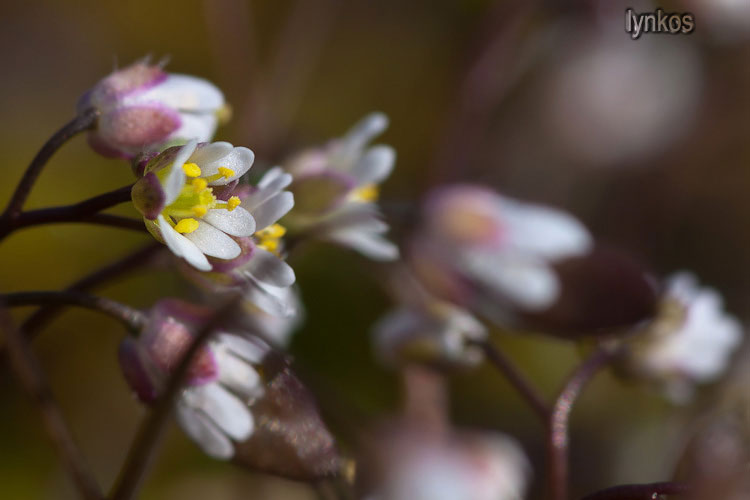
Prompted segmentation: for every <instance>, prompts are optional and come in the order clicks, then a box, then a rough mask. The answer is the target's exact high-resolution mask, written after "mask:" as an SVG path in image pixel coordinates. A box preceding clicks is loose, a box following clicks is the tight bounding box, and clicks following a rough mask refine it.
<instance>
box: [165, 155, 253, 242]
mask: <svg viewBox="0 0 750 500" xmlns="http://www.w3.org/2000/svg"><path fill="white" fill-rule="evenodd" d="M182 170H183V171H184V172H185V175H186V176H187V177H188V178H189V179H188V181H187V182H185V185H184V186H182V190H181V191H180V194H179V195H178V196H177V198H176V199H175V200H174V201H173V202H172V203H171V204H170V205H168V206H166V207H164V210H163V211H162V215H163V216H164V218H165V219H166V220H167V221H168V222H169V223H170V224H171V225H172V227H174V228H175V230H176V231H177V232H178V233H183V234H184V233H192V232H193V231H195V230H196V229H198V227H199V226H200V222H199V221H198V220H197V219H195V217H197V218H200V217H203V216H204V215H206V214H207V213H208V211H209V210H215V209H224V210H228V211H229V212H231V211H232V210H234V209H235V208H237V207H238V206H239V204H240V199H239V198H238V197H237V196H232V197H231V198H229V199H228V200H227V201H221V200H218V199H217V198H216V196H215V195H214V191H213V189H212V188H211V187H209V186H208V183H209V182H214V181H217V180H219V179H221V178H227V179H228V178H230V177H232V176H234V170H232V169H231V168H226V167H219V169H218V170H219V171H218V173H216V174H214V175H209V176H206V177H201V174H202V172H201V168H200V167H199V166H198V165H197V164H195V163H185V164H184V165H183V166H182Z"/></svg>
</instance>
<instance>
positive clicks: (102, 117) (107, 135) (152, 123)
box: [78, 61, 226, 158]
mask: <svg viewBox="0 0 750 500" xmlns="http://www.w3.org/2000/svg"><path fill="white" fill-rule="evenodd" d="M89 107H93V108H96V109H97V110H98V111H99V118H98V121H97V126H96V128H95V129H94V130H92V131H91V132H90V134H89V142H90V144H91V146H92V147H93V148H94V149H95V150H96V151H97V152H99V153H101V154H103V155H105V156H110V157H122V158H132V157H134V156H135V155H137V154H138V153H140V152H142V151H161V150H162V149H164V147H166V146H169V145H170V144H174V143H177V142H185V141H188V140H190V139H196V140H198V141H199V142H203V141H209V140H211V139H212V138H213V135H214V132H215V131H216V126H217V124H218V121H219V117H220V115H221V114H222V112H223V111H224V110H226V106H225V103H224V96H223V95H222V93H221V91H220V90H219V89H218V88H216V86H214V85H213V84H211V83H209V82H207V81H206V80H203V79H201V78H196V77H193V76H188V75H179V74H171V73H169V74H168V73H166V72H165V71H163V69H162V67H161V66H160V65H150V64H148V63H147V62H145V61H141V62H137V63H135V64H132V65H130V66H128V67H126V68H123V69H121V70H118V71H115V72H114V73H112V74H111V75H109V76H108V77H106V78H104V79H103V80H102V81H101V82H99V83H98V84H97V85H96V86H95V87H94V88H92V89H91V90H90V91H89V92H87V93H86V94H85V95H84V96H83V97H82V98H81V100H80V102H79V103H78V108H79V111H82V110H84V109H86V108H89Z"/></svg>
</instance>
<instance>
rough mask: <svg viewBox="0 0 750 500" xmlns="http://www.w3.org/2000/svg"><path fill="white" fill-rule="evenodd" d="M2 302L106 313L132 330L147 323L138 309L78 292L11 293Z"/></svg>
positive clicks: (1, 297) (2, 297) (1, 298)
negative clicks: (67, 306) (81, 308)
mask: <svg viewBox="0 0 750 500" xmlns="http://www.w3.org/2000/svg"><path fill="white" fill-rule="evenodd" d="M0 301H2V302H4V303H5V304H6V305H7V306H34V305H47V304H52V305H76V306H80V307H84V308H86V309H92V310H94V311H99V312H101V313H104V314H106V315H108V316H110V317H112V318H115V319H116V320H118V321H120V322H121V323H123V324H124V325H125V326H126V327H127V328H129V329H131V330H138V329H140V328H141V327H142V326H143V323H144V321H145V317H144V315H143V313H142V312H141V311H138V310H137V309H133V308H132V307H130V306H126V305H125V304H122V303H120V302H117V301H114V300H111V299H107V298H104V297H96V296H94V295H89V294H87V293H82V292H77V291H66V292H56V291H55V292H48V291H40V292H18V293H9V294H5V295H0Z"/></svg>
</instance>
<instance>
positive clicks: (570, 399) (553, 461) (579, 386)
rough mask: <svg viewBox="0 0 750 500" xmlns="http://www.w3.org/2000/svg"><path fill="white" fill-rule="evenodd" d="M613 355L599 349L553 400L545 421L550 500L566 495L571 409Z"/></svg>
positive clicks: (606, 350) (614, 353) (608, 350)
mask: <svg viewBox="0 0 750 500" xmlns="http://www.w3.org/2000/svg"><path fill="white" fill-rule="evenodd" d="M616 354H617V351H616V350H610V349H605V348H599V349H598V350H596V351H594V353H593V354H592V355H591V356H589V357H588V358H587V359H585V360H584V361H583V362H582V363H581V364H580V365H579V366H578V368H576V369H575V371H574V372H573V374H572V375H571V376H570V377H569V378H568V380H567V382H565V385H564V386H563V388H562V390H561V391H560V394H559V395H558V397H557V399H556V400H555V404H554V406H553V408H552V413H551V414H550V417H549V421H548V435H547V480H548V481H549V498H550V500H565V499H566V498H567V495H568V423H569V420H570V412H571V410H572V409H573V405H574V404H575V402H576V399H578V396H579V395H580V394H581V391H582V390H583V388H584V387H585V386H586V384H587V383H588V382H589V381H591V379H593V378H594V375H596V373H597V372H598V371H599V370H600V369H601V368H603V367H604V366H605V365H606V364H607V363H609V362H610V361H611V360H612V359H613V358H614V357H615V356H616Z"/></svg>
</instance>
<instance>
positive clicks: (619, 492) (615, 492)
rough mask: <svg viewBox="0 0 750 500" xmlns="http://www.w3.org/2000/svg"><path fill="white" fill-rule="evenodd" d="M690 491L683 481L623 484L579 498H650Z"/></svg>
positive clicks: (625, 499) (627, 499)
mask: <svg viewBox="0 0 750 500" xmlns="http://www.w3.org/2000/svg"><path fill="white" fill-rule="evenodd" d="M689 492H690V487H689V486H688V485H687V484H685V483H673V482H664V483H651V484H624V485H621V486H613V487H611V488H607V489H606V490H601V491H597V492H596V493H592V494H590V495H586V496H585V497H583V498H582V499H581V500H652V499H654V498H656V497H657V496H658V495H684V494H687V493H689Z"/></svg>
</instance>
